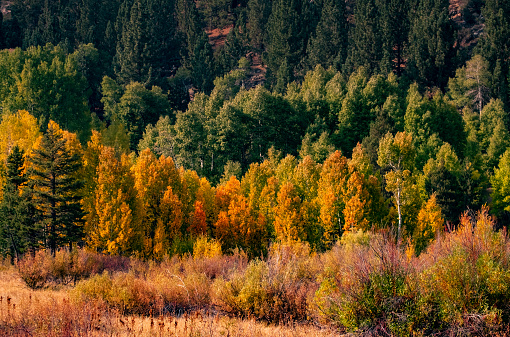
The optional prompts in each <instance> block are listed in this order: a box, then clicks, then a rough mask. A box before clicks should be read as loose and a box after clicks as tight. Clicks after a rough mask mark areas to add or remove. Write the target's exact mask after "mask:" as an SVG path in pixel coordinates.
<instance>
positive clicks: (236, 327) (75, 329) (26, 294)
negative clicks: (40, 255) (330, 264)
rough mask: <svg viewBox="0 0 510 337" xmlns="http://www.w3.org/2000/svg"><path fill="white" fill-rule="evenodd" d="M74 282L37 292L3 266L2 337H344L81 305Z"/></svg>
mask: <svg viewBox="0 0 510 337" xmlns="http://www.w3.org/2000/svg"><path fill="white" fill-rule="evenodd" d="M69 289H71V286H59V287H57V288H53V289H44V290H31V289H29V288H28V287H27V286H26V285H25V284H24V283H23V282H22V281H21V279H20V277H19V276H18V274H17V271H16V270H15V269H14V268H12V267H5V266H3V267H1V268H0V297H1V299H0V335H1V336H55V337H56V336H119V337H121V336H141V337H143V336H182V337H184V336H186V337H188V336H189V337H191V336H211V337H215V336H218V337H219V336H231V337H234V336H237V337H244V336H246V337H247V336H271V337H277V336H282V337H284V336H306V337H322V336H324V337H326V336H338V335H339V334H338V333H337V332H336V331H334V330H328V329H319V328H317V327H314V326H310V325H294V326H283V325H281V326H277V325H268V324H265V323H260V322H256V321H254V320H240V319H237V318H229V317H224V316H220V315H214V314H208V315H206V314H203V313H201V312H195V313H193V314H184V315H182V316H180V317H174V316H171V315H163V316H159V317H150V316H149V317H142V316H126V315H122V314H120V312H119V311H118V310H115V309H111V308H108V307H107V306H106V305H104V304H103V303H101V301H90V302H88V303H83V302H80V303H75V302H73V301H72V300H70V297H69V296H68V290H69Z"/></svg>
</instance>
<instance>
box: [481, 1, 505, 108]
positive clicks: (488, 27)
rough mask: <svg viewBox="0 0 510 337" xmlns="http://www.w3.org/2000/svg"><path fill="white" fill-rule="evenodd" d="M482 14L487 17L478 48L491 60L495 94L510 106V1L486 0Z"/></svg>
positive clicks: (490, 65)
mask: <svg viewBox="0 0 510 337" xmlns="http://www.w3.org/2000/svg"><path fill="white" fill-rule="evenodd" d="M482 15H483V17H484V19H485V28H484V34H483V37H482V39H481V40H480V44H479V46H478V48H479V51H480V53H481V54H482V56H483V57H484V58H485V59H486V60H487V61H488V62H489V71H490V72H491V73H492V74H493V80H492V82H493V83H492V91H493V96H495V97H497V98H499V99H501V100H502V101H503V102H504V103H505V106H508V104H509V98H508V95H509V93H508V77H509V74H510V71H509V64H510V63H509V60H510V2H508V1H505V0H486V1H485V6H484V7H483V8H482Z"/></svg>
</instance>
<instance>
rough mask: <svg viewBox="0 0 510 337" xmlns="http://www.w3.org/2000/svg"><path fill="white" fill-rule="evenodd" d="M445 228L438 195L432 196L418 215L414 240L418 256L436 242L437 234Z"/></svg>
mask: <svg viewBox="0 0 510 337" xmlns="http://www.w3.org/2000/svg"><path fill="white" fill-rule="evenodd" d="M443 226H444V218H443V214H442V212H441V206H439V205H438V204H437V200H436V195H435V194H432V195H431V196H430V198H429V200H427V202H426V203H425V204H424V205H423V206H422V208H421V209H420V212H419V213H418V223H417V226H416V229H415V231H414V238H413V239H414V240H413V241H414V250H415V252H416V254H420V253H421V252H422V251H423V250H425V249H426V248H427V246H428V245H429V244H430V243H431V242H432V241H434V238H435V237H436V234H437V233H438V232H440V231H441V230H442V228H443Z"/></svg>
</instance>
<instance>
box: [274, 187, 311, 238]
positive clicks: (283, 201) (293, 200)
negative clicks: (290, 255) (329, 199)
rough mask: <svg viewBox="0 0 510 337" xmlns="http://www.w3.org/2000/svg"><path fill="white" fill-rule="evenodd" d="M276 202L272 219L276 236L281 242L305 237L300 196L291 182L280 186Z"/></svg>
mask: <svg viewBox="0 0 510 337" xmlns="http://www.w3.org/2000/svg"><path fill="white" fill-rule="evenodd" d="M277 202H278V203H277V205H276V207H275V221H274V230H275V234H276V238H277V239H278V240H279V241H282V242H292V241H299V240H302V239H305V238H304V237H303V228H302V226H303V222H302V219H301V198H299V196H298V195H297V191H296V189H295V187H294V185H293V184H292V183H291V182H287V183H285V184H284V185H283V186H282V187H281V188H280V191H279V192H278V197H277Z"/></svg>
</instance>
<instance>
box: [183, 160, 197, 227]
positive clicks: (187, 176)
mask: <svg viewBox="0 0 510 337" xmlns="http://www.w3.org/2000/svg"><path fill="white" fill-rule="evenodd" d="M179 174H180V178H181V183H182V193H181V194H180V195H179V197H180V199H181V203H182V211H183V214H184V227H185V228H184V229H185V231H186V232H187V228H188V227H189V226H191V223H192V220H193V214H194V213H195V201H196V199H197V192H198V190H199V189H200V177H199V176H198V174H197V172H196V171H192V170H184V169H183V168H182V167H181V168H180V169H179Z"/></svg>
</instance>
